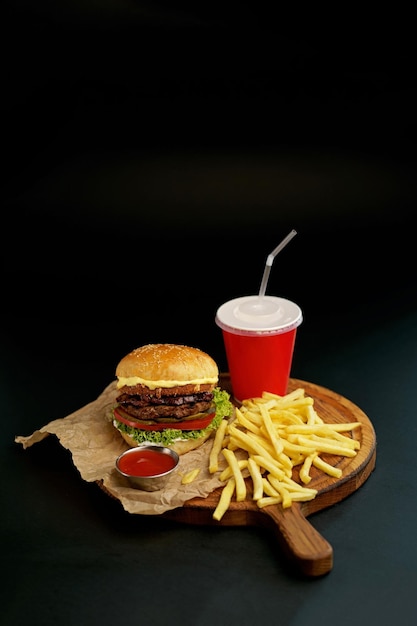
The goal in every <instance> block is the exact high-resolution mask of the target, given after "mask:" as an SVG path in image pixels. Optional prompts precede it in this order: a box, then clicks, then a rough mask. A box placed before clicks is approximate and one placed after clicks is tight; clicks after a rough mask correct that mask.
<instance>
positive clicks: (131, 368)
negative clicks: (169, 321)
mask: <svg viewBox="0 0 417 626" xmlns="http://www.w3.org/2000/svg"><path fill="white" fill-rule="evenodd" d="M116 376H117V378H118V383H117V386H118V387H119V388H120V387H123V386H124V385H128V386H133V385H138V384H141V385H145V386H147V387H149V388H150V389H155V388H157V387H177V386H181V385H189V384H193V385H202V384H212V385H214V384H216V383H217V382H218V379H219V370H218V367H217V364H216V362H215V361H214V360H213V359H212V358H211V356H209V355H208V354H206V353H205V352H203V351H202V350H199V349H198V348H191V347H189V346H182V345H177V344H171V343H154V344H147V345H145V346H141V347H140V348H136V349H135V350H133V351H132V352H129V354H127V355H126V356H125V357H123V359H122V360H121V361H120V362H119V364H118V365H117V368H116Z"/></svg>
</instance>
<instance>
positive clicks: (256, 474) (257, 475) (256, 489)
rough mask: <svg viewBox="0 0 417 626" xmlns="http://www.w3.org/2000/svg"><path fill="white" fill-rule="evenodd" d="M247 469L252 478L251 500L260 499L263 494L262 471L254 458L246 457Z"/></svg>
mask: <svg viewBox="0 0 417 626" xmlns="http://www.w3.org/2000/svg"><path fill="white" fill-rule="evenodd" d="M248 470H249V473H250V475H251V478H252V482H253V496H252V498H253V500H260V498H262V496H263V491H264V490H263V482H262V473H261V470H260V468H259V465H258V464H257V463H256V462H255V461H254V459H252V458H249V459H248Z"/></svg>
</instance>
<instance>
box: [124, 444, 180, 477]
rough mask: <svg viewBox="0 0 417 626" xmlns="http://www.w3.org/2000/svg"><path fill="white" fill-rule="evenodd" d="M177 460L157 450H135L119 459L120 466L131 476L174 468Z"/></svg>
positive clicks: (156, 472)
mask: <svg viewBox="0 0 417 626" xmlns="http://www.w3.org/2000/svg"><path fill="white" fill-rule="evenodd" d="M174 465H175V460H174V459H173V458H172V457H171V456H170V455H169V454H163V453H161V452H157V451H156V450H135V451H134V452H129V454H125V456H123V457H122V458H121V459H119V468H120V469H121V471H122V472H124V473H125V474H129V475H130V476H154V475H155V474H164V473H165V472H168V471H169V470H170V469H172V468H173V467H174Z"/></svg>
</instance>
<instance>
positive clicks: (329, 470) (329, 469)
mask: <svg viewBox="0 0 417 626" xmlns="http://www.w3.org/2000/svg"><path fill="white" fill-rule="evenodd" d="M313 465H314V467H317V468H318V469H320V470H321V471H322V472H325V473H326V474H328V475H329V476H334V477H335V478H340V477H341V475H342V470H341V469H340V467H333V465H330V463H326V461H323V459H322V458H321V457H320V456H315V457H314V459H313Z"/></svg>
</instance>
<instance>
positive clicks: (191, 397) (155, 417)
mask: <svg viewBox="0 0 417 626" xmlns="http://www.w3.org/2000/svg"><path fill="white" fill-rule="evenodd" d="M116 377H117V382H116V386H117V389H118V392H119V393H118V395H117V397H116V405H115V406H114V407H113V409H112V416H111V418H112V421H113V426H114V427H115V428H116V429H117V430H118V431H119V432H120V434H121V436H122V437H123V439H124V440H125V441H126V442H127V443H128V444H129V446H130V447H135V446H139V445H142V444H144V443H152V444H156V445H163V446H166V447H169V448H172V449H174V450H175V451H176V452H177V453H178V454H185V453H186V452H188V451H190V450H193V449H195V448H198V447H199V446H201V445H202V444H203V443H204V442H205V441H206V440H207V439H208V438H209V437H210V436H212V435H213V434H214V433H215V431H216V430H217V428H218V427H219V425H220V423H221V421H222V419H223V418H224V417H228V416H230V415H231V414H232V412H233V405H232V403H231V402H230V399H229V398H230V396H229V394H228V393H227V392H226V391H225V390H222V389H220V387H219V386H218V382H219V371H218V367H217V364H216V362H215V361H214V360H213V359H212V358H211V356H209V355H208V354H206V353H205V352H203V351H202V350H200V349H198V348H192V347H189V346H184V345H177V344H169V343H156V344H147V345H144V346H142V347H140V348H136V349H135V350H133V351H132V352H129V354H127V355H126V356H125V357H123V358H122V360H121V361H120V362H119V364H118V365H117V367H116Z"/></svg>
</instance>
